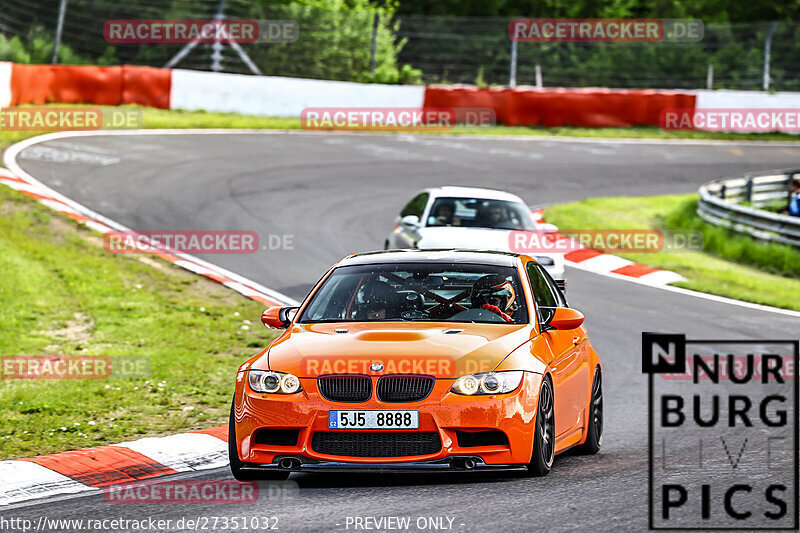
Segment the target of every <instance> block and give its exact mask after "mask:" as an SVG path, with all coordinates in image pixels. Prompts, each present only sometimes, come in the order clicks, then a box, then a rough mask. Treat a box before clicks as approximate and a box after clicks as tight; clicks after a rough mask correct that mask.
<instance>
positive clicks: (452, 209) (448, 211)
mask: <svg viewBox="0 0 800 533" xmlns="http://www.w3.org/2000/svg"><path fill="white" fill-rule="evenodd" d="M455 214H456V204H455V203H454V202H451V201H449V200H445V201H442V202H439V203H438V204H437V205H436V211H435V212H434V213H433V216H434V217H436V225H437V226H450V225H452V224H453V223H454V220H453V216H454V215H455Z"/></svg>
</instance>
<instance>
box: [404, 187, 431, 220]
mask: <svg viewBox="0 0 800 533" xmlns="http://www.w3.org/2000/svg"><path fill="white" fill-rule="evenodd" d="M428 196H429V195H428V193H426V192H423V193H421V194H418V195H416V196H415V197H414V198H413V199H412V200H411V201H410V202H408V204H407V205H406V206H405V207H404V208H403V210H402V211H400V216H401V217H405V216H408V215H417V216H418V217H419V218H420V219H421V218H422V213H423V212H424V211H425V206H426V205H427V204H428Z"/></svg>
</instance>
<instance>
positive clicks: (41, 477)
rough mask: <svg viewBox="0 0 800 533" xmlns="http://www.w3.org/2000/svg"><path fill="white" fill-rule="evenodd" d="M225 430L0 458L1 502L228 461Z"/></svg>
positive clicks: (223, 464) (201, 468)
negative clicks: (28, 456) (30, 455)
mask: <svg viewBox="0 0 800 533" xmlns="http://www.w3.org/2000/svg"><path fill="white" fill-rule="evenodd" d="M227 430H228V428H227V426H219V427H215V428H212V429H209V430H203V431H197V432H192V433H184V434H179V435H171V436H169V437H149V438H144V439H139V440H135V441H131V442H122V443H120V444H114V445H113V446H100V447H98V448H88V449H84V450H75V451H69V452H59V453H54V454H51V455H40V456H38V457H31V458H30V459H18V460H14V461H0V505H10V504H14V503H20V502H24V501H28V500H32V499H39V498H47V497H51V496H57V495H61V494H74V493H78V492H84V491H89V490H93V489H100V488H102V487H106V486H109V485H116V484H119V483H132V482H135V481H139V480H143V479H149V478H153V477H157V476H163V475H167V474H176V473H178V472H191V471H197V470H207V469H210V468H219V467H223V466H226V465H227V464H228V445H227V437H228V432H227Z"/></svg>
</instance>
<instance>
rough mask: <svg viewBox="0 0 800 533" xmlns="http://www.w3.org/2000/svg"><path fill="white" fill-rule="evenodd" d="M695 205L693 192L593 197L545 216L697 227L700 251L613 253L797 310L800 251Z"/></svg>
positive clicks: (573, 223) (733, 294) (697, 284)
mask: <svg viewBox="0 0 800 533" xmlns="http://www.w3.org/2000/svg"><path fill="white" fill-rule="evenodd" d="M696 205H697V196H696V195H694V194H688V195H665V196H651V197H643V198H630V197H613V198H592V199H588V200H583V201H580V202H574V203H569V204H561V205H555V206H552V207H549V208H548V209H546V210H545V219H546V220H547V221H548V222H551V223H553V224H555V225H557V226H558V227H559V228H563V229H564V230H568V229H641V228H657V229H673V230H685V229H690V230H699V231H701V232H702V233H703V236H704V250H703V251H687V252H662V253H635V254H615V255H619V256H620V257H625V258H627V259H630V260H632V261H635V262H637V263H641V264H644V265H648V266H652V267H656V268H662V269H666V270H671V271H673V272H677V273H678V274H681V275H682V276H683V277H685V278H686V279H687V280H688V281H686V282H684V283H677V284H676V285H678V286H680V287H685V288H687V289H693V290H696V291H700V292H706V293H710V294H717V295H720V296H727V297H729V298H735V299H737V300H744V301H748V302H754V303H759V304H764V305H771V306H775V307H782V308H785V309H794V310H797V311H800V300H798V298H797V294H800V251H798V250H796V249H795V248H792V247H790V246H782V245H777V244H766V243H762V242H759V241H757V240H755V239H751V238H750V237H748V236H746V235H742V234H739V233H735V232H732V231H729V230H726V229H724V228H718V227H716V226H713V225H711V224H708V223H706V222H704V221H703V220H702V219H700V218H699V217H698V216H697V215H696V214H695V209H696Z"/></svg>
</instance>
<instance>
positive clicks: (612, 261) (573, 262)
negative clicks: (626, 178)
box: [531, 209, 686, 286]
mask: <svg viewBox="0 0 800 533" xmlns="http://www.w3.org/2000/svg"><path fill="white" fill-rule="evenodd" d="M531 214H532V216H533V218H534V220H536V221H539V222H544V218H543V215H544V209H537V210H535V211H532V212H531ZM569 239H570V238H569V237H564V236H562V237H561V239H558V240H569ZM556 242H558V241H556ZM570 248H577V249H576V250H573V251H571V252H569V253H566V254H564V262H565V263H566V264H568V265H570V266H573V267H575V268H579V269H581V270H587V271H589V272H594V273H597V274H605V275H609V276H612V277H616V276H619V277H620V278H621V279H631V278H634V279H636V280H638V281H639V282H641V283H645V284H647V285H655V286H664V285H669V284H670V283H675V282H678V281H686V278H684V277H683V276H681V275H680V274H676V273H675V272H670V271H669V270H659V269H657V268H652V267H649V266H645V265H641V264H639V263H634V262H633V261H630V260H628V259H623V258H622V257H618V256H616V255H611V254H606V253H603V252H598V251H597V250H593V249H592V248H586V247H585V246H582V245H580V244H578V243H573V244H571V245H570Z"/></svg>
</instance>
